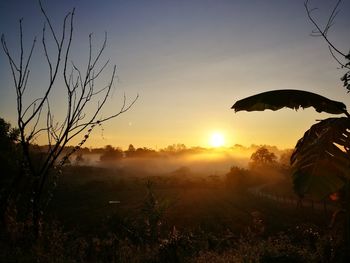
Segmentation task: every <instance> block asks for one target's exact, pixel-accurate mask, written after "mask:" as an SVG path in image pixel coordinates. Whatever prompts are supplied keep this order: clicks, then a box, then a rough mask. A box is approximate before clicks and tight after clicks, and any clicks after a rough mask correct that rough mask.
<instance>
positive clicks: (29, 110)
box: [1, 0, 138, 234]
mask: <svg viewBox="0 0 350 263" xmlns="http://www.w3.org/2000/svg"><path fill="white" fill-rule="evenodd" d="M39 6H40V10H41V13H42V15H43V16H44V19H45V22H44V25H43V28H42V37H41V44H42V49H43V52H44V55H45V59H46V62H47V67H48V70H49V74H48V83H47V88H46V90H45V91H44V92H43V95H42V97H40V98H36V99H34V100H32V101H31V102H30V103H28V104H26V103H25V101H26V100H25V99H28V96H26V95H28V90H27V86H28V79H29V77H30V62H31V59H32V55H33V50H34V48H35V47H36V45H37V39H36V38H34V40H33V41H32V44H31V47H30V48H29V49H28V52H27V53H26V52H25V48H24V41H23V26H22V24H23V21H22V19H21V20H20V21H19V44H20V47H19V51H18V52H19V59H18V60H16V55H17V54H16V52H10V50H9V48H8V44H7V41H6V38H5V36H4V35H2V36H1V44H2V47H3V50H4V52H5V54H6V56H7V58H8V62H9V66H10V69H11V73H12V77H13V82H14V87H15V90H16V95H17V125H18V129H19V132H20V136H19V141H20V144H21V147H22V150H23V156H24V158H23V162H22V163H23V164H22V165H23V167H24V168H25V172H24V173H22V174H21V176H20V178H16V180H23V179H24V178H25V177H26V178H27V179H28V178H29V181H30V183H29V184H28V190H29V191H30V194H31V198H30V200H31V213H32V219H33V223H34V231H35V233H36V234H38V232H39V228H38V227H39V220H40V215H41V213H42V210H43V208H44V206H45V203H47V200H45V201H44V198H43V195H44V192H45V191H44V189H46V187H47V186H48V183H49V181H51V182H52V181H53V183H54V184H56V179H57V178H55V177H56V176H57V175H58V174H59V170H60V167H61V166H62V165H63V164H64V162H65V161H66V160H67V159H68V157H69V155H70V154H71V153H72V152H73V151H75V150H77V149H79V147H81V146H82V145H83V144H84V142H85V141H86V140H87V139H88V137H89V135H90V133H91V131H92V130H93V128H94V127H96V125H101V124H102V123H104V122H106V121H108V120H111V119H113V118H116V117H117V116H119V115H120V114H122V113H124V112H126V111H127V110H129V109H130V108H131V107H132V106H133V105H134V103H135V101H136V100H137V98H138V95H137V96H136V97H135V98H134V99H133V100H132V101H131V102H129V103H128V102H127V99H126V96H125V94H124V97H123V103H122V105H121V107H120V108H119V110H117V112H114V113H112V114H110V115H107V116H106V117H102V115H101V111H102V109H103V108H104V106H105V105H106V102H107V101H108V100H109V99H110V94H111V90H112V86H113V83H114V80H115V78H116V66H115V65H114V66H113V67H112V73H111V76H110V78H109V80H108V81H107V83H106V84H105V86H103V87H97V85H95V82H96V80H98V79H99V78H100V77H101V76H102V72H104V70H105V69H106V67H107V66H108V65H109V60H107V61H106V62H103V63H102V64H101V56H102V53H103V52H104V50H105V48H106V43H107V34H105V38H104V41H103V44H102V46H101V47H100V48H99V49H98V50H97V52H96V53H95V54H96V55H93V48H92V34H90V35H89V40H88V43H89V49H88V63H87V65H86V66H85V68H84V69H82V68H79V67H78V66H77V65H76V64H74V62H70V61H71V58H70V57H71V46H72V41H73V29H74V23H73V22H74V21H73V20H74V15H75V9H73V10H72V11H71V12H69V13H68V14H67V15H66V16H65V17H64V20H63V24H62V28H61V31H60V32H58V31H57V30H55V29H54V26H53V25H52V22H51V20H50V17H49V16H48V14H47V12H46V11H45V9H44V8H43V5H42V3H41V1H40V0H39ZM48 37H49V38H51V39H52V40H53V43H54V47H51V46H50V45H49V44H48V43H50V41H51V39H49V41H48V40H47V39H48ZM100 65H102V66H100ZM61 79H62V81H61ZM61 82H62V83H61ZM60 85H64V87H65V91H66V101H67V109H66V114H65V116H64V118H63V119H62V120H60V121H59V120H56V119H55V117H54V116H55V115H54V113H53V111H52V107H51V104H52V103H53V99H52V97H51V96H50V95H51V93H52V91H53V89H54V88H55V87H57V86H60ZM91 108H93V109H94V110H92V111H91ZM39 136H42V137H43V136H45V137H46V140H47V144H48V145H49V147H48V150H47V152H46V153H45V154H44V156H43V157H42V158H41V161H40V162H39V163H38V162H37V161H35V160H34V158H33V156H32V154H31V153H30V145H31V144H32V143H33V141H34V140H35V139H36V138H38V137H39ZM76 136H81V137H82V138H81V141H80V143H79V144H78V145H77V146H76V147H75V148H74V149H73V150H72V151H71V152H69V153H67V154H65V156H63V157H62V158H61V157H60V155H61V154H62V151H63V149H64V147H65V145H67V143H68V142H70V141H71V140H72V139H73V138H75V137H76ZM52 168H55V170H56V171H55V172H52ZM53 175H55V176H53ZM49 179H50V180H49ZM51 179H52V180H51ZM15 198H16V196H8V197H7V198H6V201H7V202H8V201H9V200H10V199H15Z"/></svg>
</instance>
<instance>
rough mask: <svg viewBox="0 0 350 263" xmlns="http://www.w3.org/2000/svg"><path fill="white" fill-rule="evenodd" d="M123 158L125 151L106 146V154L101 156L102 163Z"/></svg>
mask: <svg viewBox="0 0 350 263" xmlns="http://www.w3.org/2000/svg"><path fill="white" fill-rule="evenodd" d="M121 158H123V151H122V150H121V149H120V148H114V147H113V146H111V145H106V147H105V148H104V152H103V153H102V155H101V156H100V161H101V162H111V161H117V160H120V159H121Z"/></svg>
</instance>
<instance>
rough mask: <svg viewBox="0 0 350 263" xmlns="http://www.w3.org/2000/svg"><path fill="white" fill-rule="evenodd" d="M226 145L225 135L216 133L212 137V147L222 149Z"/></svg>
mask: <svg viewBox="0 0 350 263" xmlns="http://www.w3.org/2000/svg"><path fill="white" fill-rule="evenodd" d="M224 144H225V138H224V135H223V134H222V133H220V132H214V133H213V134H212V135H211V137H210V145H211V146H212V147H221V146H223V145H224Z"/></svg>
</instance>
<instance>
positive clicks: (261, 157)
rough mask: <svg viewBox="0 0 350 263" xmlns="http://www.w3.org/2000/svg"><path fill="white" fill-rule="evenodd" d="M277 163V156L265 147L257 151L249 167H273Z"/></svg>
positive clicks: (251, 158) (252, 156)
mask: <svg viewBox="0 0 350 263" xmlns="http://www.w3.org/2000/svg"><path fill="white" fill-rule="evenodd" d="M276 163H277V156H276V155H275V154H274V153H273V152H270V151H269V150H268V149H266V148H265V147H260V148H259V149H257V150H256V151H255V152H254V153H253V154H252V155H251V157H250V163H249V165H250V166H251V167H252V168H259V167H267V166H273V165H275V164H276Z"/></svg>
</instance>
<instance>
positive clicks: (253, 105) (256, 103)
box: [231, 90, 347, 114]
mask: <svg viewBox="0 0 350 263" xmlns="http://www.w3.org/2000/svg"><path fill="white" fill-rule="evenodd" d="M284 107H287V108H291V109H294V110H297V109H299V108H300V107H301V108H303V109H304V108H308V107H313V108H315V110H316V111H317V112H327V113H331V114H342V113H346V112H347V111H346V106H345V104H344V103H342V102H338V101H334V100H330V99H328V98H326V97H323V96H321V95H318V94H315V93H312V92H308V91H302V90H273V91H268V92H263V93H260V94H257V95H254V96H251V97H247V98H245V99H242V100H239V101H237V102H236V103H235V104H234V105H233V106H232V107H231V109H234V110H235V112H238V111H244V110H245V111H264V110H267V109H269V110H273V111H276V110H279V109H282V108H284Z"/></svg>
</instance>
